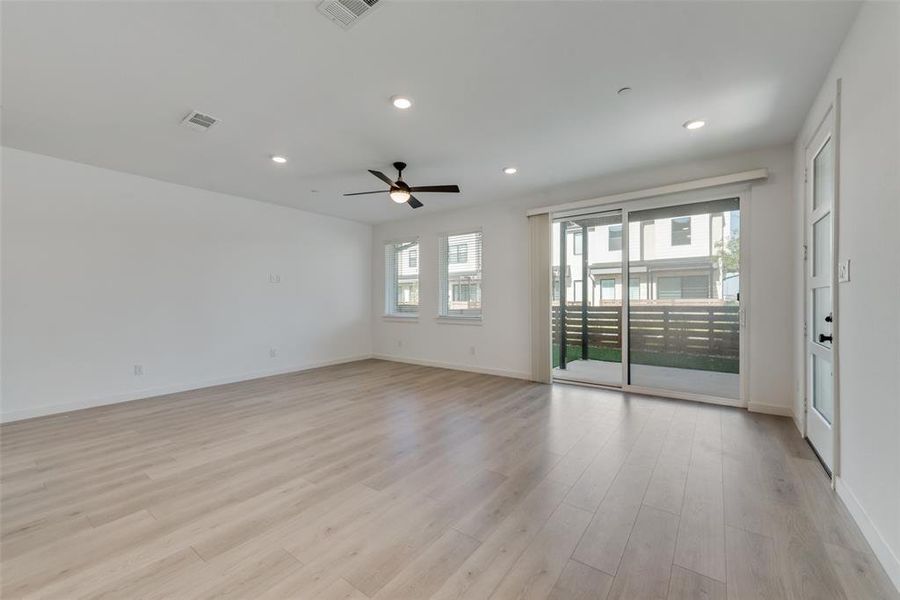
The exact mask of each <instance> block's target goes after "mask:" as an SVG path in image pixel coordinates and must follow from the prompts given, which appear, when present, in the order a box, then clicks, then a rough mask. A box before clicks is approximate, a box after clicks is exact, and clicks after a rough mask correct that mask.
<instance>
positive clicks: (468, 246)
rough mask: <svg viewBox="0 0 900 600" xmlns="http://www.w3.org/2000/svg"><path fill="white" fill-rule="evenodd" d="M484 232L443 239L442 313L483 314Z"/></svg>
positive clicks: (448, 314) (444, 315)
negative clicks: (482, 244) (482, 247)
mask: <svg viewBox="0 0 900 600" xmlns="http://www.w3.org/2000/svg"><path fill="white" fill-rule="evenodd" d="M481 240H482V236H481V232H480V231H473V232H470V233H457V234H453V235H443V236H441V240H440V288H441V289H440V293H441V305H440V309H439V312H438V315H439V316H441V317H468V318H480V317H481Z"/></svg>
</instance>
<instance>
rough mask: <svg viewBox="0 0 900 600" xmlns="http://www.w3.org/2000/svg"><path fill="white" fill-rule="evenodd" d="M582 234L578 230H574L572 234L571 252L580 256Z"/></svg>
mask: <svg viewBox="0 0 900 600" xmlns="http://www.w3.org/2000/svg"><path fill="white" fill-rule="evenodd" d="M581 239H582V236H581V232H580V231H576V232H575V233H573V234H572V253H573V254H575V255H577V256H581V249H582V241H581Z"/></svg>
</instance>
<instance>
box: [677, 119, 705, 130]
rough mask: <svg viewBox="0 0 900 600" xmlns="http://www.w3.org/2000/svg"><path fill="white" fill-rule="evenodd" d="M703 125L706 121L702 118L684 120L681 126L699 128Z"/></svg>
mask: <svg viewBox="0 0 900 600" xmlns="http://www.w3.org/2000/svg"><path fill="white" fill-rule="evenodd" d="M704 125H706V121H704V120H703V119H692V120H690V121H685V123H684V124H683V125H682V127H684V128H685V129H700V128H701V127H703V126H704Z"/></svg>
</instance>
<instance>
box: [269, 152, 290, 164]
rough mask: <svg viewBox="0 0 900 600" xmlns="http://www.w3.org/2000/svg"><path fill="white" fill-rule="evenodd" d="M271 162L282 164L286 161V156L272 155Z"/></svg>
mask: <svg viewBox="0 0 900 600" xmlns="http://www.w3.org/2000/svg"><path fill="white" fill-rule="evenodd" d="M272 162H276V163H278V164H279V165H283V164H284V163H286V162H287V158H285V157H283V156H278V155H277V154H276V155H274V156H273V157H272Z"/></svg>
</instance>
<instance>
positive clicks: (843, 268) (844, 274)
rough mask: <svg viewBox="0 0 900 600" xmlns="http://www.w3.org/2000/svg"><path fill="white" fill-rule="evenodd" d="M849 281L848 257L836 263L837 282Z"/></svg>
mask: <svg viewBox="0 0 900 600" xmlns="http://www.w3.org/2000/svg"><path fill="white" fill-rule="evenodd" d="M847 281H850V259H849V258H848V259H847V260H843V261H841V262H839V263H838V283H845V282H847Z"/></svg>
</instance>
